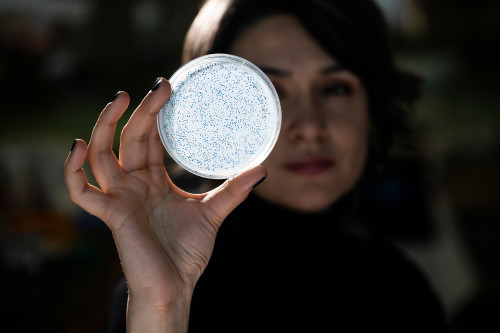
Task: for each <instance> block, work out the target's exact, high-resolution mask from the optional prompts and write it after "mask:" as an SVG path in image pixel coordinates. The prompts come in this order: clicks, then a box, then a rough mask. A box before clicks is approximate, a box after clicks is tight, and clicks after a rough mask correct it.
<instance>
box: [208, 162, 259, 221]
mask: <svg viewBox="0 0 500 333" xmlns="http://www.w3.org/2000/svg"><path fill="white" fill-rule="evenodd" d="M266 176H267V170H266V169H265V168H264V167H263V166H261V165H259V166H256V167H254V168H252V169H250V170H247V171H245V172H243V173H242V174H240V175H238V176H236V177H234V178H230V179H228V180H226V181H225V182H224V183H223V184H222V185H220V186H219V187H217V188H215V189H213V190H212V191H210V192H208V193H207V196H206V197H205V198H203V203H204V210H205V217H206V218H207V220H208V221H210V222H211V223H213V224H214V225H215V226H216V227H217V228H218V227H220V225H221V224H222V222H223V221H224V219H225V218H226V217H227V216H228V215H229V213H231V212H232V211H233V210H234V209H235V208H236V207H237V206H238V205H239V204H240V203H242V202H243V200H245V199H246V198H247V196H248V194H249V193H250V191H252V189H253V188H254V187H255V186H256V185H258V184H260V183H261V182H262V181H263V180H264V179H265V178H266Z"/></svg>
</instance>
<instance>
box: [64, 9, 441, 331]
mask: <svg viewBox="0 0 500 333" xmlns="http://www.w3.org/2000/svg"><path fill="white" fill-rule="evenodd" d="M387 44H388V43H387V40H386V30H385V25H384V22H383V20H382V17H381V15H380V13H379V11H378V9H377V7H376V6H375V5H374V4H373V3H372V2H371V1H368V0H363V1H356V2H354V1H348V0H337V1H327V0H314V1H279V0H259V1H256V0H234V1H230V0H209V1H207V2H206V3H205V4H204V6H203V7H202V9H201V10H200V12H199V14H198V16H197V17H196V19H195V21H194V22H193V24H192V26H191V28H190V30H189V32H188V34H187V37H186V42H185V46H184V53H183V60H184V61H188V60H190V59H192V58H195V57H197V56H201V55H204V54H208V53H214V52H225V53H232V54H235V55H238V56H241V57H243V58H246V59H248V60H250V61H251V62H253V63H254V64H256V65H257V66H259V67H260V68H261V69H263V71H264V72H265V73H266V74H267V75H268V76H269V78H270V79H271V80H272V82H273V84H274V85H275V87H276V89H277V91H278V93H279V95H280V101H281V105H282V110H283V122H282V129H281V132H280V137H279V138H278V142H277V144H276V146H275V148H274V150H273V151H272V152H271V154H270V156H269V157H268V158H267V159H266V160H265V161H264V162H263V164H262V166H258V167H255V168H253V169H251V170H248V171H246V172H244V173H242V174H241V175H239V176H237V177H235V178H233V179H229V180H227V181H226V182H225V183H224V184H222V185H221V186H219V187H218V188H216V189H214V190H212V191H209V192H207V193H204V194H190V193H186V192H184V191H183V190H181V189H179V188H178V187H177V186H176V185H174V184H173V183H172V181H171V180H170V178H169V177H168V175H167V174H166V172H165V168H164V164H163V151H164V149H163V147H162V144H161V141H160V139H159V136H158V133H157V129H156V114H157V112H158V110H159V108H160V107H161V106H162V105H163V104H164V103H165V102H166V101H167V99H168V97H169V94H170V86H169V83H168V81H166V80H165V79H158V80H157V82H156V83H155V85H154V86H153V88H152V89H151V91H150V92H149V93H148V94H147V95H146V97H145V98H144V100H143V101H142V103H141V104H140V105H139V107H138V108H137V109H136V111H135V112H134V113H133V115H132V116H131V118H130V120H129V121H128V123H127V125H126V126H125V127H124V129H123V131H122V135H121V141H120V151H119V158H118V159H117V158H116V157H115V156H114V154H113V152H112V150H111V146H112V139H113V136H114V133H115V128H116V122H117V120H118V119H119V118H120V116H121V115H122V114H123V112H124V111H125V109H126V108H127V106H128V102H129V97H128V95H127V94H126V93H125V92H120V93H118V94H117V95H116V96H115V97H114V98H113V100H112V101H111V102H110V103H108V105H107V106H106V107H105V108H104V110H103V112H102V114H101V116H100V117H99V119H98V121H97V123H96V125H95V128H94V131H93V133H92V137H91V140H90V143H89V145H88V147H87V146H86V144H85V143H84V142H83V141H82V140H76V141H75V144H74V146H73V148H72V151H71V153H70V154H69V156H68V159H67V162H66V167H65V174H66V182H67V187H68V193H69V197H70V199H71V200H73V201H74V202H75V203H77V204H78V205H80V206H81V207H82V208H84V209H85V210H87V211H88V212H90V213H91V214H94V215H96V216H98V217H99V218H101V219H102V220H103V221H104V222H105V223H106V224H107V225H108V226H109V228H110V229H111V231H112V233H113V237H114V239H115V242H116V246H117V249H118V252H119V254H120V258H121V263H122V267H123V271H124V274H125V277H126V281H127V285H126V286H127V287H126V289H128V304H127V310H126V311H127V318H126V323H127V328H128V329H129V330H130V331H131V332H134V331H138V332H155V331H158V332H186V331H188V329H189V332H276V331H278V332H281V331H297V332H298V331H301V332H302V331H307V332H310V331H319V330H322V331H334V330H336V329H339V328H343V327H347V328H348V331H364V330H366V329H376V328H380V329H383V330H384V331H398V332H407V331H419V332H422V331H426V332H428V331H444V330H445V329H446V326H445V324H444V320H443V315H442V311H441V308H440V305H439V302H438V300H437V299H436V298H435V296H434V294H433V292H432V291H431V289H430V288H429V286H428V285H427V283H426V281H425V279H424V278H423V277H422V276H421V274H420V273H419V272H418V270H417V269H415V268H414V266H413V265H412V264H411V263H410V262H409V261H408V260H406V259H405V258H404V256H402V255H401V254H400V253H399V252H398V251H397V250H396V249H395V248H394V247H392V246H390V245H389V244H386V243H384V242H380V241H377V240H374V239H371V238H367V237H360V236H356V235H353V234H351V233H349V232H347V231H346V230H344V229H345V228H343V223H344V221H345V220H346V218H347V217H348V216H349V214H350V213H351V208H352V202H353V201H352V198H353V193H354V192H355V189H356V187H357V186H358V185H359V184H360V183H361V181H362V179H363V177H367V176H369V174H370V173H371V172H373V170H375V169H376V167H377V166H378V165H379V164H380V162H381V161H382V158H383V157H384V155H386V153H387V151H388V149H389V147H390V144H391V143H392V141H393V140H394V138H395V137H396V136H397V135H398V133H402V132H403V130H404V129H405V121H404V117H405V112H406V108H408V107H410V106H411V104H412V102H413V101H414V98H415V97H416V93H415V92H416V88H415V87H416V85H415V80H414V79H413V78H412V77H411V76H410V75H406V74H403V73H402V72H400V71H398V70H397V69H395V67H394V65H393V62H392V58H391V54H390V52H389V48H388V45H387ZM86 158H87V159H88V161H89V163H90V166H91V168H92V171H93V173H94V175H95V177H96V179H97V181H98V183H99V186H100V188H99V189H98V188H95V187H92V186H90V185H89V184H88V183H87V181H86V178H85V175H84V173H83V171H82V169H81V167H82V165H83V163H84V161H85V159H86ZM264 179H265V181H263V180H264ZM257 185H258V186H257ZM247 197H248V198H247ZM223 221H225V222H224V224H223ZM216 236H217V237H216ZM209 262H210V264H209ZM126 289H125V288H124V289H123V290H122V293H123V295H125V290H126ZM119 299H120V297H118V298H117V300H119ZM119 303H120V302H119V301H118V304H117V305H116V306H114V307H113V310H112V314H111V317H110V318H111V319H110V323H109V324H108V325H109V327H108V330H109V331H110V332H111V331H113V330H114V329H118V330H120V329H121V330H124V329H125V328H124V322H120V319H119V317H120V315H119V314H124V313H125V309H124V308H122V307H121V306H120V304H119ZM113 312H115V313H114V314H113ZM346 325H347V326H346Z"/></svg>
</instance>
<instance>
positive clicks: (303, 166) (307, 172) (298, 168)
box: [284, 157, 335, 176]
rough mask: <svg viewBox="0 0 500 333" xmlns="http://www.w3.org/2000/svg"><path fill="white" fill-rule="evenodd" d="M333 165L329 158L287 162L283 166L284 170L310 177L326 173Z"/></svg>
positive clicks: (310, 158)
mask: <svg viewBox="0 0 500 333" xmlns="http://www.w3.org/2000/svg"><path fill="white" fill-rule="evenodd" d="M334 164H335V163H334V161H333V160H331V159H329V158H323V157H306V158H300V159H298V160H294V161H292V162H289V163H287V164H285V165H284V168H285V169H286V170H288V171H290V172H292V173H295V174H299V175H304V176H312V175H317V174H320V173H323V172H325V171H327V170H328V169H330V168H332V167H333V165H334Z"/></svg>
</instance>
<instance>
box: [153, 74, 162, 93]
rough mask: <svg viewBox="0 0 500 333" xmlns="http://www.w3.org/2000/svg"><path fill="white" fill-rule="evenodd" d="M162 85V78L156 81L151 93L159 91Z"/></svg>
mask: <svg viewBox="0 0 500 333" xmlns="http://www.w3.org/2000/svg"><path fill="white" fill-rule="evenodd" d="M160 83H161V77H159V78H157V79H156V81H155V84H154V85H153V88H151V91H155V90H156V89H158V87H159V86H160Z"/></svg>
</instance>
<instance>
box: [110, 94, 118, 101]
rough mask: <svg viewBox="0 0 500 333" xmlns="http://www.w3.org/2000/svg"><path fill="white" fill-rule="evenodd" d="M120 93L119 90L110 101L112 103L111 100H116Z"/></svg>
mask: <svg viewBox="0 0 500 333" xmlns="http://www.w3.org/2000/svg"><path fill="white" fill-rule="evenodd" d="M118 95H120V92H117V93H116V94H115V95H114V96H113V98H111V101H110V103H111V102H113V101H114V100H115V99H116V98H117V97H118Z"/></svg>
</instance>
